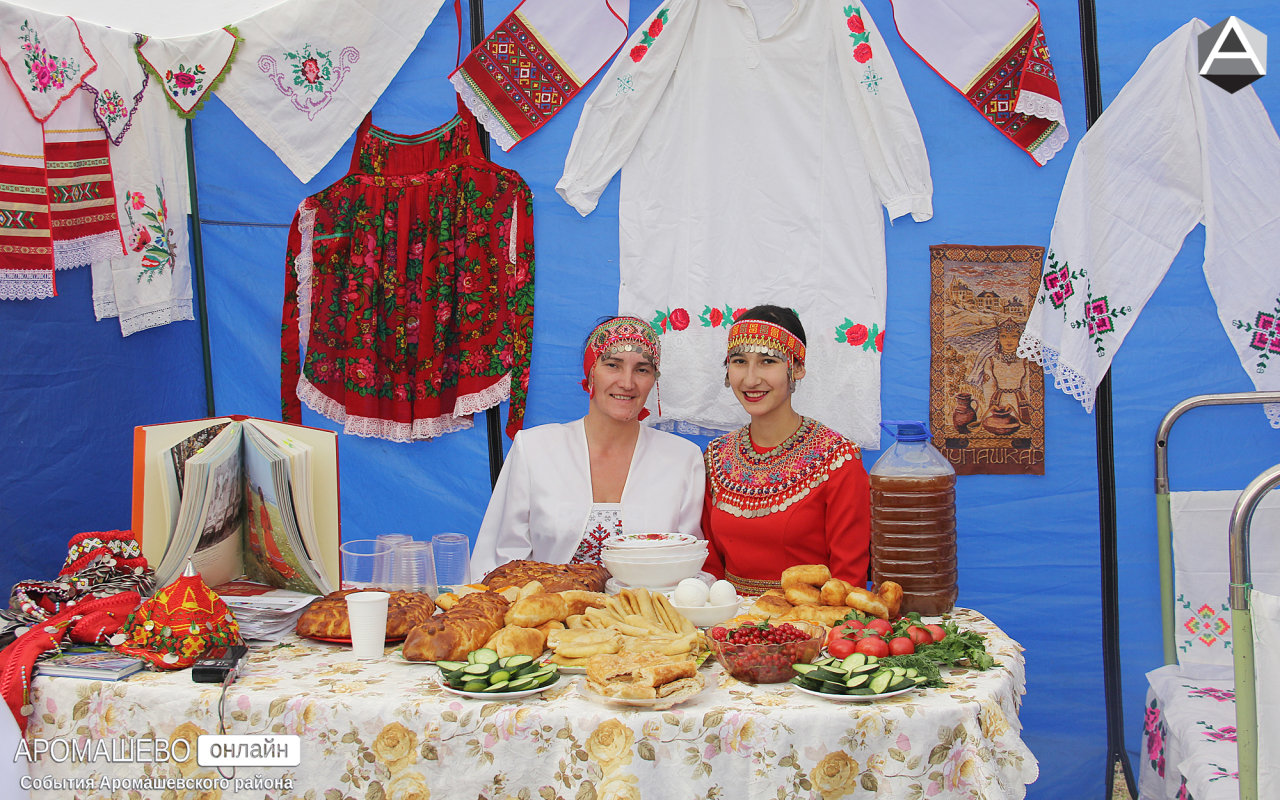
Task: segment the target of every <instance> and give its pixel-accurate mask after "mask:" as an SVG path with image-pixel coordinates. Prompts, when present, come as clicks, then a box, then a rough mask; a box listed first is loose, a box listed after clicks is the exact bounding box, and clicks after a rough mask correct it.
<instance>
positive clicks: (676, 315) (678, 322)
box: [668, 308, 689, 331]
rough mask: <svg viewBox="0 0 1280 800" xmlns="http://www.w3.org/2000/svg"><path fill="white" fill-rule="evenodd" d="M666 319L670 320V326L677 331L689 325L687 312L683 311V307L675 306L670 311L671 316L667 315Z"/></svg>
mask: <svg viewBox="0 0 1280 800" xmlns="http://www.w3.org/2000/svg"><path fill="white" fill-rule="evenodd" d="M668 319H669V320H670V322H671V327H672V328H675V329H676V330H678V331H682V330H684V329H685V328H687V327H689V312H688V311H685V310H684V309H683V308H677V309H676V310H675V311H672V312H671V316H670V317H668Z"/></svg>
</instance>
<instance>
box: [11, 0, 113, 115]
mask: <svg viewBox="0 0 1280 800" xmlns="http://www.w3.org/2000/svg"><path fill="white" fill-rule="evenodd" d="M0 61H3V63H4V67H5V69H6V70H8V71H9V77H11V78H12V79H13V82H14V83H15V84H17V86H18V90H19V93H20V94H21V96H22V100H23V102H24V103H25V104H26V106H27V109H28V110H29V111H30V112H31V116H33V117H35V118H36V120H37V121H39V122H44V121H45V120H47V119H48V118H49V115H50V114H52V113H53V112H54V111H55V110H57V108H58V106H59V105H61V104H62V101H64V100H66V99H67V98H68V97H70V96H71V95H72V94H74V93H75V91H76V89H78V88H80V82H81V81H83V80H84V78H85V76H86V75H89V74H90V73H91V72H93V71H94V69H96V68H97V62H95V61H94V60H93V56H92V55H90V54H89V51H88V50H86V49H85V46H84V40H83V39H81V38H80V28H79V27H78V26H77V25H76V21H75V20H73V19H71V18H70V17H59V16H54V15H53V14H44V13H41V12H39V11H32V10H31V9H29V8H22V7H21V6H15V5H12V4H10V3H0Z"/></svg>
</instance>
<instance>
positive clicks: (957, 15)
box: [851, 0, 1068, 167]
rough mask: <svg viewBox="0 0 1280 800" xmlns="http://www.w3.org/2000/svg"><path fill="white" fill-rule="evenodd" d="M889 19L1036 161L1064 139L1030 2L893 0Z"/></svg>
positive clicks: (1050, 67) (1064, 122) (1046, 54)
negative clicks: (891, 15) (891, 17)
mask: <svg viewBox="0 0 1280 800" xmlns="http://www.w3.org/2000/svg"><path fill="white" fill-rule="evenodd" d="M893 19H894V22H895V23H897V26H898V33H899V34H901V36H902V39H903V41H905V42H906V43H907V46H908V47H910V48H911V49H912V50H914V51H915V53H916V55H918V56H920V58H922V59H924V62H925V63H926V64H928V65H929V66H930V67H931V68H932V69H933V71H934V72H937V73H938V74H939V75H940V76H942V79H943V80H945V81H946V82H947V83H949V84H951V86H952V87H953V88H954V89H955V90H956V91H958V92H960V93H961V94H963V95H964V96H965V98H966V99H968V101H969V102H970V104H972V105H973V107H974V108H976V109H977V110H978V112H979V113H981V114H982V116H984V117H986V119H987V121H988V122H990V123H991V124H992V125H994V126H995V127H996V129H997V130H999V131H1000V132H1001V133H1003V134H1004V135H1005V136H1007V137H1008V138H1009V141H1011V142H1013V143H1014V144H1016V145H1017V146H1018V147H1020V148H1022V149H1023V150H1024V151H1026V153H1027V154H1028V155H1030V156H1031V157H1032V158H1033V159H1035V162H1036V163H1037V164H1039V165H1040V166H1042V167H1043V166H1044V165H1045V164H1046V163H1047V162H1048V161H1049V159H1051V158H1053V157H1054V155H1056V154H1057V152H1058V151H1059V150H1061V149H1062V146H1063V145H1064V144H1066V143H1067V138H1068V137H1067V119H1066V117H1065V116H1064V115H1063V113H1062V100H1061V97H1060V95H1059V94H1058V81H1057V78H1056V77H1055V76H1054V72H1053V63H1052V62H1051V61H1050V60H1049V47H1048V45H1047V44H1046V43H1045V37H1044V29H1043V28H1042V27H1041V25H1040V9H1039V8H1038V7H1037V6H1036V4H1035V3H1034V2H1032V0H894V3H893ZM851 30H852V29H851ZM859 33H861V31H858V30H854V31H853V33H852V34H851V35H853V36H856V35H857V34H859Z"/></svg>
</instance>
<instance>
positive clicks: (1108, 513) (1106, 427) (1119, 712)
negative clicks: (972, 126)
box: [1080, 0, 1138, 798]
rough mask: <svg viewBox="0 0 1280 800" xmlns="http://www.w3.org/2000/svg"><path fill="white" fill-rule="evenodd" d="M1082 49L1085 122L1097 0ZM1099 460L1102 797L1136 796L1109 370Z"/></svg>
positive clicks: (1098, 100) (1089, 2) (1098, 107)
mask: <svg viewBox="0 0 1280 800" xmlns="http://www.w3.org/2000/svg"><path fill="white" fill-rule="evenodd" d="M1080 55H1081V62H1082V66H1083V69H1084V103H1085V124H1086V126H1087V127H1093V123H1095V122H1097V121H1098V117H1100V116H1102V80H1101V78H1100V76H1099V68H1098V16H1097V8H1096V7H1095V5H1094V0H1080ZM1093 417H1094V427H1095V430H1096V434H1097V437H1096V438H1097V461H1098V538H1099V543H1098V549H1099V556H1100V559H1099V560H1100V567H1101V573H1102V574H1101V581H1100V582H1101V585H1102V586H1101V588H1102V682H1103V689H1104V691H1105V697H1106V708H1107V764H1106V772H1105V774H1106V783H1105V785H1104V786H1103V797H1104V798H1110V797H1111V795H1112V790H1113V787H1114V786H1115V778H1116V775H1115V770H1116V766H1117V765H1119V767H1120V769H1121V770H1122V771H1123V773H1124V781H1125V784H1126V786H1127V787H1128V790H1129V796H1130V797H1137V796H1138V792H1137V786H1136V785H1135V783H1134V780H1133V767H1132V765H1131V764H1130V763H1129V754H1128V752H1127V751H1126V750H1125V748H1124V693H1123V685H1122V683H1121V681H1120V592H1119V575H1120V563H1119V561H1120V560H1119V557H1118V556H1117V554H1116V458H1115V447H1114V442H1113V436H1112V426H1111V373H1110V372H1108V373H1107V374H1106V375H1104V376H1103V378H1102V380H1101V381H1099V382H1098V388H1097V392H1096V393H1095V396H1094V405H1093Z"/></svg>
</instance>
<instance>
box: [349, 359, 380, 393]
mask: <svg viewBox="0 0 1280 800" xmlns="http://www.w3.org/2000/svg"><path fill="white" fill-rule="evenodd" d="M374 372H375V371H374V368H373V362H372V361H370V360H369V359H367V358H357V359H356V360H355V361H352V362H351V363H349V364H347V380H349V381H351V382H352V383H354V384H355V385H356V386H359V387H360V388H361V389H372V388H373V384H374Z"/></svg>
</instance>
